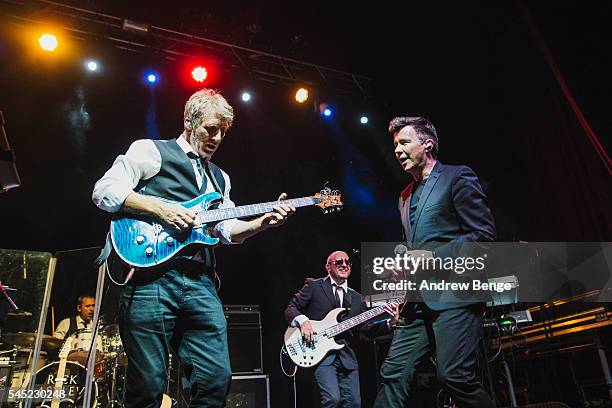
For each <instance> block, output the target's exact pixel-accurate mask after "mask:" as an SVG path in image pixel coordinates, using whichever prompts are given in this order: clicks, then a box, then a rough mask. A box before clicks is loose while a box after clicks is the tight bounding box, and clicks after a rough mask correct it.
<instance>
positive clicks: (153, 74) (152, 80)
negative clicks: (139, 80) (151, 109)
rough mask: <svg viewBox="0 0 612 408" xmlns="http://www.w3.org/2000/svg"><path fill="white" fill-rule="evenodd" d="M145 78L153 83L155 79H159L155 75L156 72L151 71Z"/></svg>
mask: <svg viewBox="0 0 612 408" xmlns="http://www.w3.org/2000/svg"><path fill="white" fill-rule="evenodd" d="M146 78H147V82H149V83H150V84H154V83H156V82H157V80H158V79H159V78H158V77H157V74H155V73H153V72H150V73H148V74H147V75H146Z"/></svg>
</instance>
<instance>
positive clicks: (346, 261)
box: [332, 259, 351, 266]
mask: <svg viewBox="0 0 612 408" xmlns="http://www.w3.org/2000/svg"><path fill="white" fill-rule="evenodd" d="M332 264H334V265H335V266H342V265H343V264H346V265H347V266H351V260H350V259H336V260H335V261H333V262H332Z"/></svg>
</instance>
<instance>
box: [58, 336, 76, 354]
mask: <svg viewBox="0 0 612 408" xmlns="http://www.w3.org/2000/svg"><path fill="white" fill-rule="evenodd" d="M73 340H74V337H68V338H66V340H64V344H63V345H62V348H61V349H60V351H59V358H66V357H68V354H70V349H71V348H72V341H73Z"/></svg>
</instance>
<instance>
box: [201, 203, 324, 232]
mask: <svg viewBox="0 0 612 408" xmlns="http://www.w3.org/2000/svg"><path fill="white" fill-rule="evenodd" d="M319 201H320V199H318V198H315V197H301V198H292V199H290V200H283V201H270V202H267V203H259V204H249V205H241V206H238V207H231V208H218V209H216V210H209V211H202V212H200V213H198V216H197V218H196V224H197V225H201V224H208V223H211V222H217V221H223V220H229V219H232V218H243V217H252V216H255V215H261V214H265V213H269V212H271V211H272V209H273V208H274V207H275V206H277V205H279V204H281V203H282V204H293V206H294V207H296V208H298V207H306V206H309V205H315V204H316V203H318V202H319Z"/></svg>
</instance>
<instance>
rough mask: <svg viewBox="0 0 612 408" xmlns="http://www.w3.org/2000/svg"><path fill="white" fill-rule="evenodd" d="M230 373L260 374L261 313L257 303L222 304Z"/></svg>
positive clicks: (261, 355)
mask: <svg viewBox="0 0 612 408" xmlns="http://www.w3.org/2000/svg"><path fill="white" fill-rule="evenodd" d="M223 309H224V312H225V318H226V319H227V342H228V346H229V355H230V364H231V366H232V374H262V373H263V351H262V337H261V336H262V335H261V314H260V312H259V306H258V305H226V306H223Z"/></svg>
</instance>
